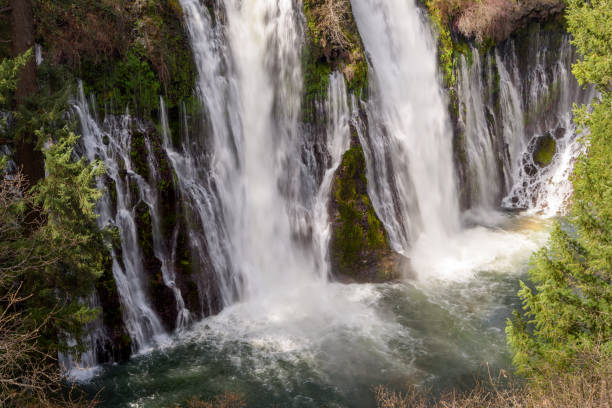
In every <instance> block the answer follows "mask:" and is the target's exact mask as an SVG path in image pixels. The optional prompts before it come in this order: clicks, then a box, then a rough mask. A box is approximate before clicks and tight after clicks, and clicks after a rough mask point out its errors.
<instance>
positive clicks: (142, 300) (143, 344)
mask: <svg viewBox="0 0 612 408" xmlns="http://www.w3.org/2000/svg"><path fill="white" fill-rule="evenodd" d="M74 109H75V111H76V113H77V115H78V118H79V121H80V123H81V133H82V143H83V147H84V150H85V155H86V157H87V158H88V159H89V160H94V159H96V158H100V159H101V160H102V161H103V162H104V166H105V169H106V175H107V177H108V178H109V179H110V180H111V185H110V187H109V189H111V188H114V190H115V191H114V193H112V192H110V191H109V192H107V193H106V194H105V195H104V197H103V198H102V200H101V201H100V203H99V205H98V213H99V218H98V224H99V226H100V227H101V228H106V227H111V228H116V229H117V232H118V234H119V237H120V240H121V248H115V247H113V248H112V250H111V252H112V256H113V266H112V268H113V276H114V278H115V281H116V283H117V289H118V291H119V294H120V298H121V306H122V313H123V321H124V324H125V327H126V329H127V331H128V333H129V335H130V338H131V339H132V344H133V350H134V351H141V350H144V349H146V348H148V347H151V346H154V345H155V344H157V343H158V341H159V340H161V339H163V337H164V333H165V331H164V328H163V326H162V323H161V321H160V319H159V318H158V316H157V315H156V313H155V312H154V311H153V308H152V306H151V301H150V298H149V293H148V290H147V287H148V283H147V277H146V275H145V273H144V268H143V255H142V250H141V248H140V245H139V241H138V231H137V222H136V207H137V205H138V204H139V203H140V202H145V203H146V202H147V197H150V191H151V187H150V185H149V184H148V182H147V181H146V180H145V179H144V178H143V177H142V176H140V175H139V174H138V173H136V171H135V167H134V164H133V163H132V159H131V154H130V152H131V146H132V143H131V137H132V127H133V126H136V127H137V126H139V124H138V123H134V122H133V120H132V118H131V117H130V115H129V114H126V115H124V116H121V117H113V116H108V117H107V118H105V120H104V123H103V125H102V126H99V125H98V123H97V122H96V120H95V119H94V114H93V112H92V111H91V110H90V107H89V103H88V102H87V99H86V98H85V95H84V93H83V86H82V84H81V85H80V86H79V97H78V99H77V101H76V103H75V105H74ZM98 184H99V185H98V187H99V188H101V189H105V188H106V186H105V181H104V180H103V179H100V180H99V181H98ZM135 190H136V191H135ZM149 208H150V210H151V211H154V208H151V207H149Z"/></svg>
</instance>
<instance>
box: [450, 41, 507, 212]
mask: <svg viewBox="0 0 612 408" xmlns="http://www.w3.org/2000/svg"><path fill="white" fill-rule="evenodd" d="M470 51H471V56H472V60H473V62H472V64H471V66H469V67H468V63H467V62H466V59H465V57H464V56H463V55H461V57H460V61H459V75H458V84H457V89H458V91H457V93H458V94H459V95H464V96H465V98H464V99H462V100H461V105H460V107H459V112H458V127H459V132H460V135H461V140H462V141H464V150H463V151H462V153H461V155H460V157H461V160H463V161H465V162H466V163H469V166H468V171H467V180H468V181H469V182H468V183H467V186H466V187H467V189H468V192H467V193H465V194H466V195H467V196H468V197H467V199H468V201H469V203H470V206H471V208H472V210H473V211H474V210H481V211H482V210H490V209H494V208H496V207H497V204H498V203H499V200H500V199H501V197H502V194H503V191H502V189H503V186H504V179H505V174H504V173H503V170H502V169H503V167H504V163H506V162H507V161H508V160H507V159H506V157H505V155H504V150H503V148H500V146H499V142H500V139H499V138H497V137H496V118H495V108H494V105H495V101H494V100H493V97H492V90H491V88H492V87H493V85H492V84H491V82H492V80H491V78H493V75H491V72H492V70H493V69H494V67H492V62H491V56H489V55H487V56H485V57H481V56H480V54H479V52H478V50H477V49H476V48H473V47H472V48H471V49H470ZM483 71H484V72H486V73H487V74H488V75H486V76H483V75H482V73H483ZM483 78H485V79H486V81H485V80H483Z"/></svg>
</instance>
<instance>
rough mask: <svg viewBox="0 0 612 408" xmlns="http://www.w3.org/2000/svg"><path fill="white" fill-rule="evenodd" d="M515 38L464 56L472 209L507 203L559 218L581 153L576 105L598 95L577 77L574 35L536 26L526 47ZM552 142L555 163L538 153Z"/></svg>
mask: <svg viewBox="0 0 612 408" xmlns="http://www.w3.org/2000/svg"><path fill="white" fill-rule="evenodd" d="M516 41H517V40H514V39H510V40H508V41H506V42H505V43H504V44H502V45H501V46H498V47H496V48H495V49H494V50H493V51H492V52H489V53H487V54H485V55H480V53H479V52H478V51H477V50H476V49H475V48H471V49H470V53H471V56H470V57H471V58H470V60H471V61H468V59H467V58H465V57H464V56H462V57H461V58H460V60H459V72H458V87H457V94H458V98H459V108H458V115H459V120H458V122H459V134H460V138H461V141H462V143H463V146H462V148H463V149H464V150H465V158H466V160H465V161H464V163H462V164H461V165H462V166H464V167H466V168H467V173H468V175H469V176H468V180H467V186H465V188H466V189H467V190H468V191H469V194H468V195H469V200H468V202H469V207H470V212H471V213H474V212H479V211H480V212H482V210H485V211H489V212H490V211H492V210H495V209H498V208H499V207H500V206H501V207H506V208H517V209H523V210H524V209H527V210H530V211H532V212H536V213H540V214H543V215H545V216H555V215H557V214H559V213H560V212H563V211H564V210H565V208H566V207H567V204H568V201H569V199H570V197H571V193H572V190H571V182H570V181H569V175H570V174H571V172H572V168H573V163H574V162H575V160H576V158H577V157H578V155H579V154H580V153H581V152H582V147H581V145H580V143H579V141H578V140H577V138H576V133H575V128H574V125H573V123H572V105H573V104H574V103H577V104H584V103H588V102H589V101H590V100H591V99H592V98H593V97H594V95H595V94H594V90H593V89H592V88H587V89H581V88H580V87H579V85H578V83H577V81H576V80H575V79H574V77H573V76H572V74H571V71H570V66H571V64H572V63H573V62H574V61H575V60H576V54H575V51H574V49H573V48H572V46H571V45H570V38H569V35H567V34H558V33H546V32H541V31H539V30H537V31H535V32H534V33H532V35H530V37H529V39H523V40H522V41H524V43H523V44H521V49H520V51H518V50H517V48H518V44H517V42H516ZM545 139H548V140H554V143H553V145H554V147H553V148H552V150H554V151H553V152H552V160H551V162H550V164H542V163H537V161H536V159H535V158H534V157H535V155H536V154H537V150H538V148H539V147H541V146H542V143H543V142H542V141H543V140H545ZM549 143H551V142H549ZM477 218H480V220H481V221H482V214H481V216H480V217H477Z"/></svg>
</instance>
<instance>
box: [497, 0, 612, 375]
mask: <svg viewBox="0 0 612 408" xmlns="http://www.w3.org/2000/svg"><path fill="white" fill-rule="evenodd" d="M609 5H610V4H609V1H592V2H582V1H570V2H569V7H568V20H569V27H570V30H571V32H572V34H573V35H574V37H575V38H576V43H577V46H578V49H579V50H580V51H581V52H583V53H585V55H584V60H583V61H582V62H578V63H577V64H576V65H575V66H574V72H575V74H576V76H577V77H578V78H579V80H580V81H581V82H582V83H583V84H586V83H587V82H589V81H593V83H595V85H597V86H598V87H599V89H600V90H601V91H602V96H601V98H600V100H599V101H596V102H594V103H593V104H592V107H591V108H589V109H587V108H586V107H582V108H580V109H577V110H576V112H575V113H576V116H575V122H576V123H577V124H578V126H579V128H580V130H582V131H583V135H584V142H585V143H586V146H587V153H586V154H584V155H582V156H581V157H580V159H579V160H578V162H577V163H576V165H575V169H574V175H573V176H572V182H573V186H574V198H573V205H572V209H571V213H570V216H569V217H568V219H567V220H566V222H565V223H564V224H561V223H557V225H556V226H555V228H554V230H553V232H552V234H551V237H550V241H549V244H548V246H547V247H546V248H544V249H542V250H540V251H539V252H538V253H536V254H535V255H534V257H533V260H532V262H533V267H532V268H531V269H530V271H529V277H530V279H531V281H532V282H533V284H534V287H533V288H532V287H530V286H527V285H526V284H524V283H522V285H521V290H520V291H519V296H520V297H521V298H522V300H523V309H524V315H522V316H521V315H520V314H519V313H518V312H515V315H514V319H512V320H511V321H510V320H509V321H508V325H507V328H506V333H507V335H508V342H509V344H510V346H511V347H512V349H513V351H514V364H515V365H516V367H517V368H518V369H519V371H520V372H522V373H524V374H528V375H530V376H538V375H545V376H546V375H557V373H559V372H565V371H571V370H574V369H577V368H580V365H581V364H582V362H581V361H580V360H581V358H580V356H581V355H585V354H586V355H588V354H590V353H592V351H593V350H594V349H598V350H600V351H601V353H602V358H603V359H610V358H612V319H611V318H610V316H611V315H612V168H611V167H610V158H611V157H612V94H611V92H610V91H609V90H608V91H607V90H606V89H608V88H609V81H610V79H609V78H610V77H609V72H610V69H611V63H612V61H611V60H610V59H609V57H606V56H604V55H601V54H600V52H601V50H602V49H607V50H610V49H611V48H612V30H610V29H609V27H608V28H603V27H601V28H599V27H596V25H597V24H596V22H600V23H602V24H603V22H604V21H605V22H607V21H609V16H610V7H609ZM578 18H580V19H582V20H581V21H583V20H584V23H581V24H578V20H577V19H578ZM604 25H605V24H604ZM608 25H609V24H608Z"/></svg>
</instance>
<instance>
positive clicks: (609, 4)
mask: <svg viewBox="0 0 612 408" xmlns="http://www.w3.org/2000/svg"><path fill="white" fill-rule="evenodd" d="M611 21H612V1H610V0H590V1H584V0H568V8H567V23H568V29H569V31H570V32H571V33H572V35H573V37H574V39H573V41H572V43H573V44H574V45H575V46H576V48H577V49H578V52H579V53H580V54H582V55H583V56H584V58H583V59H582V60H581V61H578V62H576V64H574V67H573V70H572V72H573V73H574V75H575V76H576V78H577V79H578V82H579V83H580V84H581V85H585V84H595V86H597V88H598V89H599V90H600V91H602V92H604V91H607V92H610V91H612V42H611V41H610V39H611V38H612V24H611V23H610V22H611Z"/></svg>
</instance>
